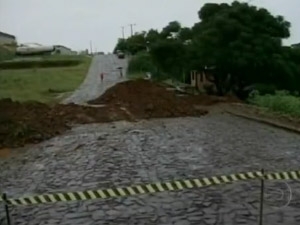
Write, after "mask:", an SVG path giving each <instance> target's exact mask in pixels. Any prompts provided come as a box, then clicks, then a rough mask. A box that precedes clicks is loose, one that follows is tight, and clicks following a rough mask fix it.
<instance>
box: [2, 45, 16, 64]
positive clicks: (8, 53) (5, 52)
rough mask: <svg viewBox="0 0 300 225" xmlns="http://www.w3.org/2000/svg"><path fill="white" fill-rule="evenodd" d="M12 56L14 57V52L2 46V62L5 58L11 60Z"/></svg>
mask: <svg viewBox="0 0 300 225" xmlns="http://www.w3.org/2000/svg"><path fill="white" fill-rule="evenodd" d="M12 58H14V52H12V51H10V50H9V49H7V48H5V47H3V46H0V62H1V61H4V60H10V59H12Z"/></svg>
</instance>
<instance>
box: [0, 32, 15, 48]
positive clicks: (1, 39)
mask: <svg viewBox="0 0 300 225" xmlns="http://www.w3.org/2000/svg"><path fill="white" fill-rule="evenodd" d="M16 42H17V41H16V37H15V36H14V35H11V34H7V33H4V32H1V31H0V45H13V44H16Z"/></svg>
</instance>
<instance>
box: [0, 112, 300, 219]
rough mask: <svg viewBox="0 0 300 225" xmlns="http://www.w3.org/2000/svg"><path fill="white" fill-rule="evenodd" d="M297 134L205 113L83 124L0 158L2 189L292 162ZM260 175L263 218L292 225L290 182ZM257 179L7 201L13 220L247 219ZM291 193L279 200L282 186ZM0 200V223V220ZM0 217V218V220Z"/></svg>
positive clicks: (254, 214)
mask: <svg viewBox="0 0 300 225" xmlns="http://www.w3.org/2000/svg"><path fill="white" fill-rule="evenodd" d="M299 149H300V136H299V135H296V134H293V133H289V132H286V131H283V130H279V129H276V128H273V127H269V126H266V125H262V124H259V123H255V122H251V121H249V120H245V119H240V118H236V117H232V116H230V115H227V114H219V113H216V114H211V115H208V116H204V117H201V118H176V119H157V120H149V121H140V122H137V123H129V122H117V123H110V124H101V125H99V124H91V125H83V126H78V127H76V128H74V129H73V130H72V131H69V132H67V133H65V134H64V135H62V136H58V137H56V138H53V139H51V140H49V141H46V142H44V143H42V144H39V145H36V146H34V147H31V148H30V147H28V148H27V149H25V150H24V151H22V152H23V153H22V154H21V155H15V156H12V157H10V158H7V159H0V171H1V175H0V190H1V191H5V192H7V194H8V195H9V196H14V197H18V196H22V195H24V194H38V193H48V192H54V191H55V192H56V191H78V190H86V189H95V188H106V187H111V186H115V185H116V186H127V185H131V184H139V183H144V182H155V181H164V180H173V179H181V178H198V177H199V178H200V177H204V176H211V175H222V174H229V173H237V172H245V171H252V170H259V169H261V168H265V170H266V171H281V170H298V169H299V161H300V155H299ZM287 184H288V185H286V184H285V183H283V182H267V183H266V195H265V196H266V199H265V211H264V212H265V214H264V224H265V225H279V224H280V225H281V224H288V225H296V224H300V191H299V190H300V183H299V182H298V181H293V182H292V181H289V182H288V183H287ZM259 188H260V182H259V181H252V182H239V183H235V184H229V185H226V186H216V187H212V188H205V189H193V190H186V191H180V192H172V193H171V192H170V193H160V194H155V195H144V196H136V197H129V198H120V199H108V200H95V201H84V202H74V203H57V204H46V205H37V206H26V207H16V208H13V209H12V218H13V224H22V225H35V224H52V225H54V224H64V225H71V224H72V225H74V224H75V225H76V224H78V225H79V224H92V225H96V224H105V225H108V224H112V225H115V224H153V225H154V224H161V225H164V224H176V225H189V224H195V225H201V224H203V225H216V224H217V225H227V224H232V225H237V224H244V225H245V224H248V225H254V224H257V219H258V211H259V210H258V208H259ZM289 188H291V191H292V199H291V201H289V197H290V194H289V193H290V192H289V191H290V190H289ZM3 217H4V212H3V207H0V224H1V225H2V224H5V222H4V219H3ZM1 218H2V220H1Z"/></svg>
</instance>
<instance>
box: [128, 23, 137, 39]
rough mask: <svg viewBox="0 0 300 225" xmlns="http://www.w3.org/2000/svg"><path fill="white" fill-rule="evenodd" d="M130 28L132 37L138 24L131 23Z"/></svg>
mask: <svg viewBox="0 0 300 225" xmlns="http://www.w3.org/2000/svg"><path fill="white" fill-rule="evenodd" d="M129 26H130V31H131V36H132V35H133V26H136V24H135V23H131V24H129Z"/></svg>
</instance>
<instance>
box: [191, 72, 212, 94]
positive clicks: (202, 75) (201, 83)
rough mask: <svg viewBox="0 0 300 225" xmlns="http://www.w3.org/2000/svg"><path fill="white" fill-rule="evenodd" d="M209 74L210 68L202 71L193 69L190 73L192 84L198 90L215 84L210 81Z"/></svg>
mask: <svg viewBox="0 0 300 225" xmlns="http://www.w3.org/2000/svg"><path fill="white" fill-rule="evenodd" d="M209 75H210V74H209V70H202V71H201V72H199V71H197V70H192V71H191V73H190V76H191V86H192V87H195V88H196V89H198V90H203V89H205V87H207V86H211V85H213V83H212V82H211V81H209Z"/></svg>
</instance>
